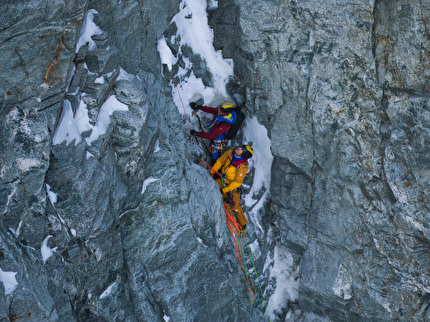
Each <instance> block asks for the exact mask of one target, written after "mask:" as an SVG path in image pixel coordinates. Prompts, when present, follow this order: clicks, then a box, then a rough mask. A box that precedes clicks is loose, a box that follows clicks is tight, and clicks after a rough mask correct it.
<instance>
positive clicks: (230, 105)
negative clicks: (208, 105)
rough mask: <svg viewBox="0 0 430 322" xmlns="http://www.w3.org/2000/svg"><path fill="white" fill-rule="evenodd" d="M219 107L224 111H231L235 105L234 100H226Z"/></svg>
mask: <svg viewBox="0 0 430 322" xmlns="http://www.w3.org/2000/svg"><path fill="white" fill-rule="evenodd" d="M219 108H220V110H221V112H223V113H230V111H231V109H232V108H234V105H233V103H232V102H224V103H222V104H221V105H220V107H219Z"/></svg>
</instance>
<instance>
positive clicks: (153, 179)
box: [140, 177, 160, 194]
mask: <svg viewBox="0 0 430 322" xmlns="http://www.w3.org/2000/svg"><path fill="white" fill-rule="evenodd" d="M158 180H160V179H157V178H154V177H148V178H147V179H145V181H143V185H142V191H141V192H140V194H143V193H144V192H145V190H146V188H147V187H148V186H149V185H150V184H151V183H153V182H155V181H158Z"/></svg>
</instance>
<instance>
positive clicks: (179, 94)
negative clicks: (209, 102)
mask: <svg viewBox="0 0 430 322" xmlns="http://www.w3.org/2000/svg"><path fill="white" fill-rule="evenodd" d="M170 72H171V73H172V79H173V82H174V83H175V88H176V90H177V92H178V96H179V100H180V101H181V105H182V109H183V110H184V114H185V118H186V119H187V124H188V129H189V130H191V125H190V124H191V123H190V120H189V119H188V115H187V113H186V112H185V106H184V103H183V102H182V97H181V92H180V91H179V88H178V83H177V82H176V78H175V75H173V70H172V69H171V70H170Z"/></svg>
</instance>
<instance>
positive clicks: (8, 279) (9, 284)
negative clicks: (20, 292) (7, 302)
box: [0, 268, 18, 295]
mask: <svg viewBox="0 0 430 322" xmlns="http://www.w3.org/2000/svg"><path fill="white" fill-rule="evenodd" d="M16 274H17V273H16V272H6V271H3V270H2V269H1V268H0V282H2V283H3V286H4V289H5V295H9V294H11V293H12V292H13V291H14V290H15V289H16V287H17V286H18V282H17V281H16V277H15V275H16Z"/></svg>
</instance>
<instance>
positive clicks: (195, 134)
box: [190, 130, 198, 136]
mask: <svg viewBox="0 0 430 322" xmlns="http://www.w3.org/2000/svg"><path fill="white" fill-rule="evenodd" d="M190 134H191V136H197V134H198V132H197V131H196V130H191V131H190Z"/></svg>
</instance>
